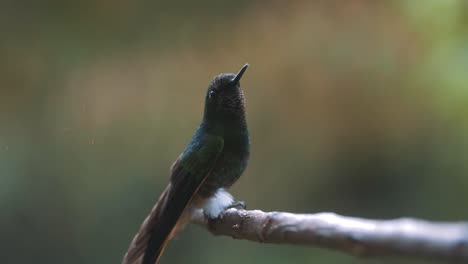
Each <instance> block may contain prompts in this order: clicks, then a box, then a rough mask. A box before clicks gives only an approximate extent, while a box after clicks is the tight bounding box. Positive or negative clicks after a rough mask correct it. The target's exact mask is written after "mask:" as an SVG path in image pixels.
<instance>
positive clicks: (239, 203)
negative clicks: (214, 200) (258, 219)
mask: <svg viewBox="0 0 468 264" xmlns="http://www.w3.org/2000/svg"><path fill="white" fill-rule="evenodd" d="M231 208H235V209H243V210H245V209H247V204H246V203H245V202H244V201H235V202H233V203H232V204H231V205H230V206H228V207H226V210H227V209H231Z"/></svg>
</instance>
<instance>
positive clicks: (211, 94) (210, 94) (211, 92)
mask: <svg viewBox="0 0 468 264" xmlns="http://www.w3.org/2000/svg"><path fill="white" fill-rule="evenodd" d="M208 96H209V97H210V98H213V97H214V96H216V92H215V91H210V93H209V95H208Z"/></svg>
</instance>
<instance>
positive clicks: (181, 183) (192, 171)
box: [122, 64, 250, 264]
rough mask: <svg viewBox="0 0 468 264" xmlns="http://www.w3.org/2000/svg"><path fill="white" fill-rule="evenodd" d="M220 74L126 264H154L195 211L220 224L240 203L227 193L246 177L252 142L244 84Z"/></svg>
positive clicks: (124, 261) (130, 249) (240, 73)
mask: <svg viewBox="0 0 468 264" xmlns="http://www.w3.org/2000/svg"><path fill="white" fill-rule="evenodd" d="M248 66H249V65H248V64H245V65H244V66H243V67H242V68H241V69H240V71H239V72H238V73H237V74H226V73H223V74H220V75H218V76H216V77H215V78H214V79H213V80H212V81H211V82H210V84H209V87H208V91H207V93H206V97H205V112H204V115H203V119H202V122H201V124H200V126H199V127H198V129H197V131H196V132H195V135H194V136H193V137H192V140H191V141H190V143H189V144H188V146H187V148H186V149H185V150H184V152H183V153H182V154H181V155H180V156H179V158H178V159H177V160H176V161H175V162H174V164H173V165H172V167H171V177H170V182H169V184H168V186H167V187H166V189H165V190H164V192H163V193H162V194H161V196H160V197H159V199H158V201H157V203H156V205H155V206H154V207H153V209H152V210H151V212H150V214H149V215H148V217H147V218H146V219H145V221H144V222H143V224H142V225H141V227H140V230H139V231H138V233H137V234H136V236H135V237H134V238H133V240H132V242H131V244H130V247H129V249H128V251H127V253H126V254H125V257H124V259H123V262H122V264H155V263H158V262H159V259H160V257H161V255H162V253H163V251H164V248H165V247H166V245H167V243H168V242H169V240H170V239H171V238H172V237H174V235H175V234H176V233H178V232H179V231H181V230H182V229H183V227H184V226H185V225H186V224H187V223H188V222H189V221H190V217H191V212H193V210H194V209H203V212H204V214H205V215H206V216H207V217H209V218H211V219H214V218H217V217H218V216H219V215H220V214H221V213H222V212H223V211H224V210H226V209H227V208H229V207H232V206H233V205H235V204H236V203H235V202H234V199H233V197H232V196H231V195H230V194H229V193H228V192H227V191H226V189H227V188H229V187H230V186H231V185H232V184H233V183H234V182H235V181H236V180H237V179H238V178H239V177H240V175H241V174H242V173H243V172H244V170H245V168H246V167H247V163H248V159H249V147H250V138H249V131H248V129H247V121H246V115H245V99H244V93H243V91H242V90H241V88H240V82H239V81H240V79H241V77H242V75H243V74H244V72H245V70H246V69H247V67H248Z"/></svg>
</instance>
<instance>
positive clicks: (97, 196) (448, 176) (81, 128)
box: [0, 0, 468, 264]
mask: <svg viewBox="0 0 468 264" xmlns="http://www.w3.org/2000/svg"><path fill="white" fill-rule="evenodd" d="M467 43H468V4H467V2H466V1H463V0H459V1H456V0H450V1H448V0H447V1H436V0H428V1H424V2H422V1H385V2H384V1H370V0H369V1H364V0H353V1H288V2H287V1H269V2H267V1H242V0H240V1H213V0H199V1H166V2H162V1H129V0H118V1H105V0H98V1H75V2H68V1H37V2H36V1H30V2H28V1H16V2H15V1H7V0H5V1H2V2H1V3H0V243H1V245H0V246H1V248H2V249H1V250H0V256H1V259H2V261H1V262H2V263H8V264H9V263H15V264H16V263H18V264H21V263H67V264H74V263H80V264H81V263H120V261H121V258H122V256H123V254H124V253H125V251H126V249H127V247H128V244H129V242H130V240H131V238H132V237H133V235H134V234H135V232H136V231H137V230H138V228H139V226H140V224H141V222H142V220H143V219H144V217H145V216H146V214H147V213H148V212H149V210H150V208H151V207H152V206H153V204H154V202H155V200H156V199H157V197H158V196H159V194H160V192H161V191H162V190H163V188H164V187H165V185H166V183H167V180H168V176H169V174H168V171H169V167H170V165H171V164H172V161H174V160H175V159H176V158H177V157H178V155H179V153H180V152H181V151H182V150H183V149H184V147H185V145H186V144H187V142H188V141H189V139H190V137H191V136H192V134H193V132H194V131H195V129H196V128H197V126H198V124H199V122H200V119H201V115H202V111H203V99H204V94H205V91H206V88H207V85H208V82H209V81H210V80H211V78H212V77H214V76H215V75H217V74H219V73H221V72H236V71H237V70H238V69H239V68H240V66H241V65H243V63H245V62H248V63H250V65H251V67H250V68H249V70H248V71H247V73H246V75H245V77H244V78H243V79H242V84H243V87H244V90H245V93H246V98H247V110H248V122H249V126H250V132H251V137H252V154H251V161H250V165H249V167H248V169H247V171H246V172H245V173H244V175H243V177H241V179H240V181H239V182H238V183H237V184H236V185H235V186H234V188H233V189H232V192H233V194H234V195H235V196H236V197H237V198H238V199H240V200H245V201H247V204H248V207H249V208H256V209H262V210H278V211H291V212H304V213H305V212H310V213H313V212H319V211H334V212H337V213H341V214H346V215H351V216H361V217H371V218H395V217H401V216H413V217H421V218H426V219H429V220H443V221H459V220H467V219H468V208H467V201H468V177H467V175H466V174H467V173H468V163H467V156H468V136H467V135H468V118H467V116H468V75H467V74H468V44H467ZM163 263H332V264H333V263H414V261H412V260H395V259H384V260H382V259H373V260H363V259H357V258H353V257H349V256H347V255H344V254H341V253H336V252H333V251H329V250H323V249H314V248H307V247H294V246H278V245H265V244H256V243H251V242H247V241H240V240H232V239H230V238H227V237H213V236H211V235H210V234H209V233H208V232H206V231H205V230H203V229H201V228H200V227H197V226H194V225H191V226H188V228H187V229H186V230H185V231H184V232H183V233H182V234H181V235H179V237H178V238H177V239H175V240H174V241H172V242H171V243H170V244H169V247H168V249H167V251H166V253H165V255H164V257H163Z"/></svg>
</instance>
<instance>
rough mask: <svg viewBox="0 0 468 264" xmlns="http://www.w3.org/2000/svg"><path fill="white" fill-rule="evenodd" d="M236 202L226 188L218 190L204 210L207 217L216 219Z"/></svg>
mask: <svg viewBox="0 0 468 264" xmlns="http://www.w3.org/2000/svg"><path fill="white" fill-rule="evenodd" d="M233 202H234V198H233V197H232V195H231V194H230V193H228V192H227V191H226V190H224V188H220V189H218V191H216V193H215V194H214V195H213V196H212V197H211V198H210V199H208V202H207V203H206V205H205V208H203V210H204V213H205V215H207V216H208V217H209V218H211V219H214V218H218V216H219V215H220V214H221V213H222V212H223V211H224V210H226V208H228V207H229V206H231V205H232V203H233Z"/></svg>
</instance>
